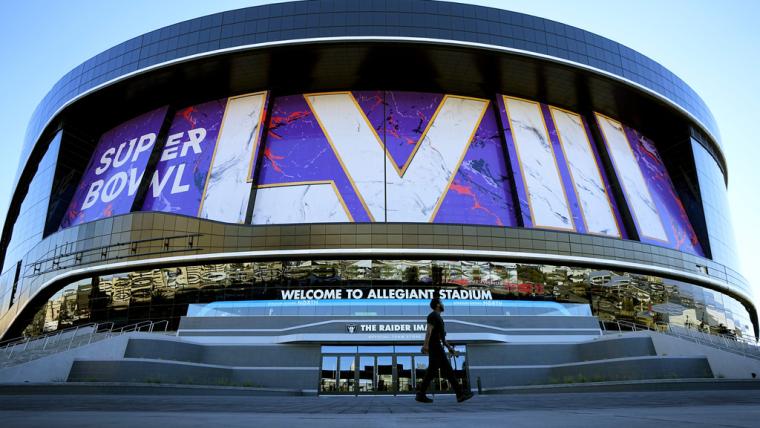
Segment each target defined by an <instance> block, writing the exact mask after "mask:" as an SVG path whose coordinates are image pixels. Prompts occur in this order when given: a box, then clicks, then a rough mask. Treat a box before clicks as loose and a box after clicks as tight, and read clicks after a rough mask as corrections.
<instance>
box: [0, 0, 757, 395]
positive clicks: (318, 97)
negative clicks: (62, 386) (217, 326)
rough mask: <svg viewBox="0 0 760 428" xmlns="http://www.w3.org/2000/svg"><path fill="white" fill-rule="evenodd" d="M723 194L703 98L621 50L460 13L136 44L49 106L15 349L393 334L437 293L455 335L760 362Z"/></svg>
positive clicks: (340, 20) (287, 21) (236, 30)
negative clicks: (651, 330)
mask: <svg viewBox="0 0 760 428" xmlns="http://www.w3.org/2000/svg"><path fill="white" fill-rule="evenodd" d="M727 183H728V176H727V170H726V163H725V159H724V155H723V151H722V149H721V142H720V136H719V133H718V129H717V126H716V124H715V121H714V119H713V117H712V115H711V114H710V111H709V110H708V108H707V107H706V106H705V104H704V103H703V101H702V100H701V99H700V98H699V96H698V95H697V94H696V93H695V92H694V91H693V90H692V89H691V88H690V87H689V86H688V85H686V84H685V83H684V82H683V81H682V80H680V79H679V78H678V77H676V76H675V75H674V74H673V73H671V72H670V71H668V70H667V69H665V68H664V67H662V66H661V65H659V64H658V63H656V62H654V61H653V60H651V59H648V58H647V57H645V56H644V55H642V54H640V53H638V52H636V51H634V50H632V49H629V48H627V47H625V46H622V45H620V44H618V43H615V42H613V41H611V40H608V39H606V38H604V37H601V36H597V35H595V34H592V33H589V32H586V31H583V30H580V29H577V28H574V27H570V26H567V25H564V24H561V23H558V22H554V21H549V20H544V19H541V18H537V17H533V16H528V15H523V14H519V13H514V12H509V11H504V10H498V9H492V8H485V7H477V6H470V5H462V4H456V3H447V2H429V1H401V0H383V1H372V2H370V1H367V2H353V1H340V0H338V1H306V2H293V3H281V4H272V5H267V6H260V7H252V8H247V9H240V10H234V11H229V12H224V13H219V14H215V15H210V16H205V17H202V18H197V19H193V20H190V21H186V22H182V23H179V24H175V25H172V26H169V27H165V28H162V29H159V30H156V31H153V32H151V33H147V34H144V35H142V36H139V37H136V38H134V39H132V40H129V41H126V42H124V43H122V44H120V45H117V46H115V47H113V48H111V49H109V50H107V51H105V52H103V53H101V54H99V55H97V56H95V57H93V58H92V59H90V60H88V61H86V62H84V63H83V64H81V65H80V66H78V67H76V68H75V69H74V70H72V71H71V72H69V73H68V74H66V75H65V76H64V77H63V78H62V79H61V80H60V81H59V82H58V83H57V84H56V85H55V86H54V87H53V89H52V90H51V91H50V92H49V93H48V94H47V96H46V97H45V98H44V99H43V100H42V102H41V103H40V105H39V106H38V108H37V109H36V111H35V112H34V116H33V117H32V119H31V121H30V124H29V127H28V132H27V135H26V140H25V141H24V146H23V154H22V159H21V162H20V164H19V169H18V174H17V179H16V183H15V189H14V193H13V197H12V201H11V204H10V208H9V211H8V216H7V218H6V222H5V225H4V228H3V232H2V241H1V243H2V265H3V270H2V277H1V282H0V334H2V337H3V338H5V339H7V338H11V337H16V336H19V335H22V334H23V335H37V334H40V333H43V332H50V331H55V330H60V329H64V328H68V327H71V326H75V325H78V324H84V323H89V322H114V323H116V324H117V325H122V324H123V325H126V324H132V323H135V322H139V321H143V320H168V321H169V323H170V326H171V329H172V330H175V329H177V328H178V326H179V323H180V319H181V317H184V316H186V315H188V310H190V312H191V313H192V312H193V311H227V313H233V312H235V311H238V313H244V314H247V315H252V316H253V315H256V316H268V317H269V320H268V321H266V322H265V321H261V322H262V323H264V324H266V323H274V325H277V323H276V320H283V323H285V321H284V320H286V319H287V320H291V319H293V318H294V317H295V318H297V317H298V316H312V317H313V316H320V315H321V316H323V317H328V318H329V317H330V316H334V317H338V318H340V317H343V318H345V317H352V316H353V317H354V318H355V317H364V319H370V320H371V319H373V318H372V317H373V316H376V317H378V318H377V319H383V316H385V317H386V318H388V317H390V318H391V319H393V316H401V315H410V316H416V315H421V314H423V313H425V305H426V303H425V302H424V301H422V300H421V299H427V298H429V297H430V295H431V293H432V292H433V290H435V289H437V290H440V292H441V293H442V294H443V295H444V298H447V299H449V301H450V302H451V305H450V309H449V311H447V312H450V314H451V316H452V317H456V316H462V317H467V316H480V315H484V316H485V315H504V314H506V315H526V314H546V315H553V314H555V313H559V312H562V313H587V312H588V314H589V315H591V314H593V316H595V317H597V318H598V319H599V320H601V321H615V320H626V321H630V322H635V323H637V324H645V325H649V326H655V325H666V324H667V325H671V326H678V327H683V328H690V329H694V330H701V331H702V332H706V333H721V334H728V335H732V336H735V337H741V338H745V339H752V340H754V338H755V337H756V335H757V328H758V322H757V316H756V310H755V306H754V302H753V301H752V297H751V296H752V293H751V290H750V288H749V285H748V283H747V281H746V280H745V279H744V278H743V277H742V276H741V275H740V274H739V273H738V272H737V271H736V270H735V269H736V267H735V261H736V255H735V252H734V251H735V249H734V244H733V237H732V234H733V232H732V230H731V226H730V222H729V215H728V206H727V202H726V185H727ZM200 304H210V305H206V306H202V305H201V306H199V305H200ZM277 316H281V318H277ZM418 318H419V316H418ZM246 319H253V318H246ZM272 320H275V321H272ZM256 325H257V324H256V323H254V324H253V327H255V326H256ZM282 325H284V324H282ZM249 327H251V325H249ZM385 327H387V328H389V329H395V330H396V332H398V331H399V330H400V331H401V332H403V331H412V332H413V331H414V328H416V327H415V326H414V325H411V326H405V325H400V324H394V325H392V324H387V325H385ZM556 327H557V328H556V330H557V331H561V330H562V328H563V326H562V325H561V324H560V325H557V326H556ZM345 328H346V329H348V330H347V331H348V332H349V333H354V330H355V329H359V330H362V329H366V330H367V331H372V332H376V331H378V330H377V328H378V325H375V327H372V325H369V324H368V325H363V324H356V323H349V324H348V325H347V326H346V327H345ZM379 328H381V330H380V331H381V332H382V331H383V330H382V328H384V327H383V325H382V324H381V327H379ZM342 329H343V327H341V333H345V331H344V330H342ZM405 329H406V330H405ZM409 329H411V330H409ZM362 331H364V330H362ZM378 334H379V333H378ZM482 334H483V333H477V334H476V333H473V336H472V340H475V339H477V338H479V339H478V340H481V339H482ZM478 335H481V336H478ZM320 337H321V338H322V339H321V342H320V340H316V339H315V340H312V342H319V343H321V344H322V345H331V346H336V347H337V348H340V345H345V340H348V339H345V338H346V337H348V336H346V335H345V334H335V335H333V336H330V335H329V334H323V335H322V336H320ZM351 337H354V338H355V337H358V336H351ZM363 337H365V339H367V340H368V341H370V342H373V343H375V342H378V341H379V342H383V343H384V344H386V345H388V344H396V345H397V346H396V347H397V348H398V347H399V346H401V345H403V344H404V343H407V344H408V343H409V340H406V339H409V337H411V336H409V337H406V339H405V336H403V335H402V336H398V335H396V336H383V335H382V334H379V335H375V336H372V335H368V336H363ZM457 337H458V340H459V343H461V344H463V345H466V344H468V343H469V342H468V341H469V340H470V339H469V338H470V336H468V333H467V332H460V333H459V336H457ZM373 338H374V339H373ZM344 339H345V340H344ZM417 339H418V338H417ZM417 339H415V340H417ZM405 340H406V341H405ZM354 341H355V340H354ZM352 343H353V342H352ZM411 343H416V342H415V341H414V340H411ZM360 345H361V344H360ZM334 351H335V352H336V353H340V349H337V350H334ZM324 352H325V351H324V350H323V353H324ZM335 358H336V360H335V361H331V362H330V364H333V365H335V364H338V363H337V361H338V360H337V358H338V357H335ZM376 358H377V360H376V364H377V366H376V367H378V370H380V369H379V367H380V362H381V360H380V359H381V358H382V357H381V356H378V357H376ZM357 361H358V360H357ZM324 364H327V363H325V362H324V361H323V365H324ZM394 373H396V372H395V371H394ZM376 387H377V386H376Z"/></svg>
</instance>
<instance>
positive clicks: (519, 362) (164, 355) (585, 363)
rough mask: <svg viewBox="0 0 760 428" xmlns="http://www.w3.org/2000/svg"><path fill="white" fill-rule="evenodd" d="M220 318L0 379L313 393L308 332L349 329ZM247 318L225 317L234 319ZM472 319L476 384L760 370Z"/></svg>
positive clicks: (702, 348) (316, 365)
mask: <svg viewBox="0 0 760 428" xmlns="http://www.w3.org/2000/svg"><path fill="white" fill-rule="evenodd" d="M547 318H548V317H547ZM555 318H557V317H555ZM563 318H564V317H563ZM212 321H214V323H212V326H211V327H213V328H209V325H208V324H206V325H204V323H202V322H200V324H199V325H197V326H195V327H194V329H187V328H186V330H185V331H186V333H187V335H186V336H183V335H180V336H175V335H167V334H156V333H152V334H151V333H141V332H131V333H126V334H121V335H119V336H116V337H108V338H104V339H102V340H97V341H94V342H93V343H91V344H85V345H82V346H79V347H77V348H73V349H69V350H65V351H62V352H59V353H56V354H52V355H46V356H43V357H41V358H38V359H36V360H33V361H27V362H25V363H22V364H17V365H15V366H13V367H8V368H4V369H3V368H0V383H13V382H15V383H23V382H101V383H108V382H116V383H119V384H124V383H139V384H164V385H166V384H180V385H206V386H224V387H248V388H254V389H255V388H259V389H261V390H262V391H263V390H266V391H270V392H272V393H276V394H313V393H316V388H317V385H318V384H319V379H320V364H321V348H320V343H319V342H309V341H304V338H306V337H307V335H308V334H309V332H311V331H314V329H318V328H322V329H327V328H330V329H334V330H335V331H338V330H340V328H342V329H343V330H345V327H342V324H340V325H338V326H333V325H332V324H328V325H325V324H320V323H307V324H303V320H300V321H299V320H293V323H294V325H295V323H296V322H298V323H300V325H303V326H305V327H303V328H302V327H298V329H300V331H298V330H295V331H294V330H293V329H292V328H291V327H283V324H282V321H283V320H280V323H279V324H277V325H278V326H279V327H280V328H277V329H276V328H271V327H269V326H267V325H265V323H264V324H263V325H260V324H249V326H250V325H255V326H256V327H260V328H258V329H256V330H255V331H254V330H251V329H250V328H249V329H241V328H239V326H235V327H236V328H235V329H232V328H231V329H230V330H229V331H228V334H227V335H225V331H224V330H225V328H223V326H222V321H221V320H213V319H212ZM239 321H240V320H228V321H225V322H226V323H228V325H227V327H229V325H233V324H234V323H237V322H239ZM471 321H472V322H469V321H466V320H460V323H459V324H456V323H451V327H452V330H454V331H456V329H459V328H461V329H464V328H465V327H466V328H470V329H473V328H482V329H483V332H482V333H478V334H480V335H481V336H480V337H483V338H485V339H480V341H479V342H474V343H469V344H468V345H467V364H468V365H469V367H468V370H469V376H470V385H471V386H472V388H473V389H476V388H477V386H478V383H480V387H481V389H482V391H484V392H485V393H488V392H489V391H490V392H498V391H499V390H500V389H504V388H514V387H521V386H522V387H526V386H532V385H562V384H571V383H588V382H610V381H639V380H657V379H712V378H715V377H720V378H728V379H741V378H748V379H749V378H751V374H752V373H760V361H758V360H757V359H753V358H747V357H744V356H740V355H736V354H735V353H730V352H726V351H724V350H720V349H717V348H714V347H709V346H706V345H703V344H697V343H694V342H691V341H686V340H681V339H679V338H676V337H673V336H671V335H665V334H661V333H657V332H645V331H642V332H631V333H619V334H618V333H615V334H605V335H601V334H597V335H596V336H593V335H592V334H590V328H591V327H589V326H585V324H586V321H585V320H584V321H583V323H581V324H579V325H578V326H576V327H575V330H582V331H583V333H582V336H581V335H578V334H576V333H573V331H569V332H568V335H569V336H570V337H574V338H576V339H575V341H567V339H566V337H568V336H567V335H566V336H557V334H556V331H555V330H553V329H551V328H550V327H551V326H549V325H546V323H548V322H550V321H551V322H555V323H556V322H560V321H563V322H566V321H565V320H553V321H552V320H547V321H546V323H542V322H536V323H535V324H534V325H535V326H537V327H535V329H534V330H533V331H532V332H526V330H527V328H525V327H524V326H523V325H522V324H519V323H522V320H521V319H519V318H514V319H510V320H508V321H509V322H511V323H515V322H517V323H518V324H517V325H507V324H505V325H504V326H495V327H488V326H485V327H484V326H482V325H481V324H480V323H476V322H475V321H477V320H471ZM194 322H196V323H198V322H199V320H194ZM272 322H274V321H272ZM229 323H233V324H229ZM447 325H449V324H448V323H447ZM457 325H458V327H456V326H457ZM584 326H585V327H584ZM186 327H187V326H186ZM204 327H205V328H204ZM293 328H295V327H293ZM283 330H284V331H283ZM304 331H305V333H304ZM517 331H519V332H522V334H521V335H518V334H517V333H515V332H517ZM254 332H256V333H259V335H256V334H253V333H254ZM267 332H270V333H271V335H268V334H270V333H267ZM192 333H195V334H192ZM210 333H213V335H211V334H210ZM497 333H499V334H497ZM201 334H202V335H201ZM330 334H333V333H330ZM453 334H456V333H453ZM462 334H464V333H462ZM542 335H543V336H542ZM331 337H332V336H331ZM347 337H348V336H347ZM494 337H508V338H514V339H516V340H517V341H507V342H506V343H504V342H499V341H494V340H492V339H493V338H494ZM584 337H585V338H584Z"/></svg>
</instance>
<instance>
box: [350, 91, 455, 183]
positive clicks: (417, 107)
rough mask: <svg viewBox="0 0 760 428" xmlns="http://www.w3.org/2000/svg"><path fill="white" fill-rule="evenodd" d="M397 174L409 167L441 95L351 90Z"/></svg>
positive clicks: (434, 113) (438, 105)
mask: <svg viewBox="0 0 760 428" xmlns="http://www.w3.org/2000/svg"><path fill="white" fill-rule="evenodd" d="M353 95H354V97H355V98H356V101H357V102H358V104H359V106H360V107H361V109H362V111H363V112H364V114H365V115H366V116H367V119H368V120H369V122H370V124H371V126H372V128H373V129H374V130H375V132H376V133H377V135H378V136H379V138H380V140H382V141H384V142H385V150H386V152H387V155H388V159H390V160H391V161H392V162H393V163H394V164H395V169H396V172H397V173H398V174H402V175H403V172H404V171H405V170H406V168H407V167H408V166H409V162H410V161H411V159H412V157H413V156H414V153H415V152H416V150H417V149H418V147H419V145H420V142H421V141H422V136H423V135H424V134H425V133H426V132H427V130H428V127H429V125H430V123H431V122H432V120H433V118H434V117H435V115H436V113H437V112H438V108H439V107H440V106H441V100H443V96H444V95H443V94H436V93H428V92H402V91H354V92H353Z"/></svg>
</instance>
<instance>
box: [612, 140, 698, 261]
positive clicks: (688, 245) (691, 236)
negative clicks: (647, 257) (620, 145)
mask: <svg viewBox="0 0 760 428" xmlns="http://www.w3.org/2000/svg"><path fill="white" fill-rule="evenodd" d="M625 131H626V134H627V136H628V141H629V142H630V144H631V147H633V153H634V154H635V156H636V161H637V162H638V164H639V167H640V168H641V171H642V172H643V173H644V177H645V179H646V182H647V185H648V186H649V190H650V191H651V194H652V197H653V198H654V202H655V204H656V206H657V210H658V212H659V214H660V217H661V218H662V221H663V225H664V226H665V231H666V232H667V234H668V240H669V241H670V243H671V245H672V247H673V248H675V249H677V250H680V251H683V252H687V253H691V254H695V255H698V256H701V257H704V251H703V250H702V246H701V245H700V243H699V238H698V237H697V234H696V233H695V232H694V228H693V227H692V226H691V221H689V216H688V215H687V214H686V209H685V208H684V206H683V203H682V202H681V198H680V197H679V196H678V194H677V193H676V189H675V186H673V181H672V180H671V179H670V175H668V171H667V169H666V168H665V164H664V163H663V161H662V158H661V157H660V154H659V152H658V151H657V148H656V147H655V145H654V143H653V142H652V141H651V140H650V139H648V138H646V137H645V136H643V135H642V134H641V133H639V132H638V131H636V130H635V129H632V128H629V127H627V126H626V127H625Z"/></svg>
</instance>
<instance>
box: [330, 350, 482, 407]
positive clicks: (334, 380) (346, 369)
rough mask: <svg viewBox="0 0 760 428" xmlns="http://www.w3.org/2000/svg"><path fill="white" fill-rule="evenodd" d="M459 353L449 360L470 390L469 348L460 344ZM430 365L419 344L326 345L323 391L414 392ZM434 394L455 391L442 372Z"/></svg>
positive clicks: (458, 377) (358, 392)
mask: <svg viewBox="0 0 760 428" xmlns="http://www.w3.org/2000/svg"><path fill="white" fill-rule="evenodd" d="M456 349H457V351H458V352H459V355H458V356H456V357H454V356H451V357H450V359H449V361H450V362H451V366H452V368H453V369H454V373H455V375H456V377H457V380H458V381H459V382H460V383H461V384H462V385H464V387H465V388H468V389H469V384H468V375H467V348H466V346H464V345H460V346H457V347H456ZM427 368H428V357H427V355H424V354H422V353H421V352H420V347H419V346H416V345H412V346H408V345H387V346H323V347H322V362H321V370H320V373H321V374H320V379H319V393H320V394H345V395H365V394H389V395H396V394H413V393H414V392H415V391H416V390H417V385H418V384H419V383H420V382H422V379H423V378H424V377H425V374H426V373H427ZM428 392H432V393H434V394H436V393H437V394H447V393H453V392H454V390H453V387H452V385H450V384H449V382H448V380H446V379H445V378H442V377H441V376H440V373H439V374H438V376H437V377H436V378H434V380H433V382H432V384H431V386H430V390H429V391H428Z"/></svg>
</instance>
